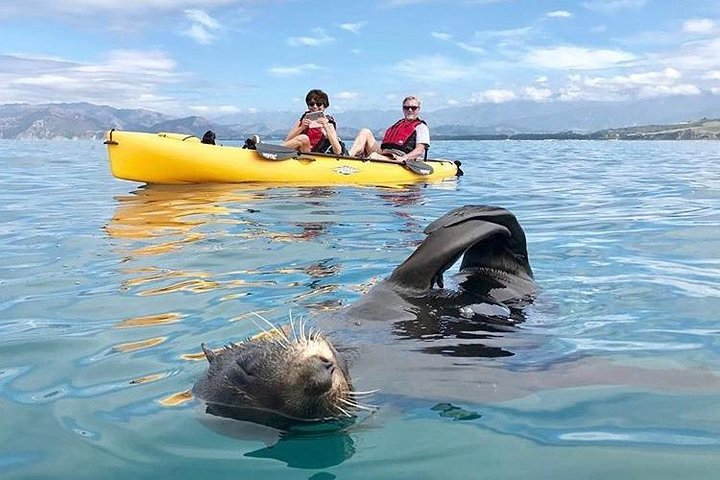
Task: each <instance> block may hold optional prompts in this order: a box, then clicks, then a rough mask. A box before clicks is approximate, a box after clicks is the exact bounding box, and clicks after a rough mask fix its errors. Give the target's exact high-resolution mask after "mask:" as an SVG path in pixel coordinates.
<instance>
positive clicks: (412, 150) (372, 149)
mask: <svg viewBox="0 0 720 480" xmlns="http://www.w3.org/2000/svg"><path fill="white" fill-rule="evenodd" d="M402 106H403V115H404V116H403V118H402V119H400V120H399V121H397V122H396V123H395V124H394V125H392V126H391V127H390V128H388V129H387V130H386V131H385V135H384V136H383V140H382V142H381V143H380V144H379V145H378V142H377V140H375V137H374V136H373V133H372V131H371V130H370V129H368V128H363V129H362V130H360V133H358V136H357V137H355V141H354V142H353V145H352V147H351V148H350V152H349V154H350V156H351V157H356V156H358V155H361V156H362V157H364V158H381V159H382V158H385V159H388V158H390V159H394V160H398V162H400V163H402V161H404V160H417V159H422V158H424V157H425V156H426V152H427V149H428V147H430V129H429V128H428V126H427V124H426V123H425V122H424V121H423V120H420V119H419V118H418V115H419V114H420V99H419V98H417V97H414V96H409V97H405V98H404V99H403V102H402Z"/></svg>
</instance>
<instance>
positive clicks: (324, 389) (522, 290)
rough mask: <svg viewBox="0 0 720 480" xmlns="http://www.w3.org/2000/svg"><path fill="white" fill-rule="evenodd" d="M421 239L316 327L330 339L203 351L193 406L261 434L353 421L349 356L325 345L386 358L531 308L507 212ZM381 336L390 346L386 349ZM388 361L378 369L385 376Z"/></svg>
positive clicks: (455, 223) (517, 234)
mask: <svg viewBox="0 0 720 480" xmlns="http://www.w3.org/2000/svg"><path fill="white" fill-rule="evenodd" d="M425 233H426V234H427V236H426V238H425V239H424V241H423V242H422V243H421V244H420V245H419V246H418V247H417V248H416V250H415V251H414V252H413V253H412V254H411V255H410V257H408V258H407V259H406V260H405V261H404V262H403V263H402V264H401V265H400V266H398V267H397V268H396V269H395V270H394V271H393V272H392V273H391V275H390V276H389V277H388V278H387V279H386V280H384V281H382V282H380V283H378V284H377V285H376V286H374V287H373V288H372V289H371V290H370V291H369V292H368V293H367V294H366V295H364V296H363V297H362V298H361V299H360V300H359V301H357V302H356V303H354V304H353V305H350V306H349V307H348V308H346V309H345V310H344V311H343V312H342V313H340V314H339V315H329V316H328V317H327V318H325V319H319V320H318V325H319V326H320V328H321V329H322V330H323V331H328V332H329V333H328V334H327V335H323V334H319V333H317V331H316V332H314V333H312V334H311V335H309V336H306V335H304V333H302V332H303V331H304V328H300V331H301V333H300V334H299V335H297V334H295V335H290V334H287V333H286V334H284V335H277V332H275V333H276V334H275V335H264V336H260V337H259V338H256V339H251V340H249V341H247V342H245V343H241V344H236V345H231V346H228V347H226V348H224V349H221V350H218V351H214V352H213V351H211V350H209V349H207V348H205V346H204V345H203V351H204V352H205V354H206V356H207V359H208V361H209V367H208V370H207V371H206V373H205V374H204V375H203V376H202V378H201V379H200V380H199V381H198V382H197V383H196V384H195V386H194V387H193V393H194V394H195V396H196V397H198V398H199V399H201V400H203V401H204V402H206V404H207V405H208V409H207V411H208V412H209V413H213V414H216V415H221V416H230V417H233V418H240V419H243V420H251V421H256V422H258V423H265V424H268V423H269V422H268V415H266V414H270V415H271V416H272V415H275V414H278V415H280V416H281V417H282V418H289V419H293V420H306V421H315V420H326V419H328V418H339V417H346V418H350V417H352V416H353V412H354V411H356V409H362V408H365V407H364V406H363V405H362V404H361V403H360V400H359V399H361V398H363V397H362V395H365V394H367V393H368V392H358V391H355V390H354V389H353V384H352V381H351V379H350V374H349V371H348V368H347V364H346V359H345V352H346V351H345V350H342V349H341V350H340V351H341V353H338V350H336V349H335V347H334V346H333V345H332V343H330V340H329V338H328V337H332V338H333V341H335V339H336V337H337V338H339V339H342V343H343V346H345V347H349V348H350V349H352V348H355V346H354V345H353V343H354V342H357V343H359V344H362V343H363V342H364V340H363V338H362V337H363V335H365V336H366V337H365V338H371V340H370V343H376V344H384V345H385V346H387V347H389V348H388V349H387V350H389V351H393V350H394V349H396V343H395V341H396V340H397V338H398V337H400V338H402V337H403V335H409V336H415V334H414V333H413V330H414V329H417V330H418V333H417V335H420V336H422V335H424V334H425V333H427V332H428V329H430V330H432V329H436V328H437V327H438V325H441V324H445V325H447V326H448V328H450V329H451V328H452V326H450V325H449V324H448V322H447V321H446V320H447V319H448V318H449V319H462V321H463V322H464V323H462V325H466V324H468V322H469V323H472V324H476V323H478V322H483V321H489V322H491V323H494V324H503V325H511V324H513V323H514V322H516V321H518V320H521V318H520V317H517V312H518V309H520V308H522V307H523V306H525V305H527V304H528V303H529V302H531V301H532V299H533V296H534V294H535V291H536V286H535V282H534V280H533V272H532V269H531V267H530V263H529V260H528V253H527V245H526V239H525V234H524V232H523V230H522V228H521V227H520V224H519V223H518V221H517V219H516V218H515V216H514V215H513V214H512V213H511V212H510V211H508V210H506V209H504V208H500V207H494V206H485V205H481V206H464V207H460V208H457V209H455V210H452V211H450V212H449V213H447V214H445V215H444V216H442V217H440V218H439V219H437V220H435V221H434V222H432V223H431V224H430V225H428V226H427V228H426V229H425ZM460 259H462V262H461V264H460V268H459V272H458V274H457V276H456V277H457V278H456V279H457V281H458V285H457V288H455V289H453V290H450V289H446V288H445V287H444V279H443V276H444V273H445V272H446V271H447V270H448V269H449V268H450V267H452V266H453V265H454V264H455V263H456V262H457V261H458V260H460ZM413 322H416V323H417V322H420V323H419V324H418V325H416V324H413ZM389 325H390V326H391V328H388V326H389ZM326 327H327V328H326ZM444 328H445V327H441V330H442V329H444ZM463 328H464V327H463ZM293 330H294V328H293ZM382 331H384V332H386V334H387V335H386V336H387V337H390V339H391V340H388V341H383V339H382V335H381V334H380V333H379V332H382ZM270 333H273V332H270ZM440 336H441V337H443V336H445V333H442V332H441V334H440ZM364 343H365V344H367V343H368V342H364ZM427 353H433V352H432V351H431V350H428V351H427ZM435 353H437V352H435ZM363 354H364V353H363ZM385 355H386V352H383V353H382V354H381V356H380V357H379V358H378V361H379V362H381V364H382V365H381V367H382V368H383V369H384V370H385V371H386V372H388V371H390V373H388V374H390V375H392V373H391V372H392V371H393V370H392V368H390V369H389V368H388V365H387V364H386V362H384V361H383V357H384V356H385ZM491 356H492V355H491ZM390 361H391V362H394V360H390ZM393 367H395V365H393ZM257 412H261V413H262V415H261V416H262V418H258V416H257V415H256V413H257ZM281 424H282V422H281ZM277 425H278V424H277V423H275V424H273V425H272V426H277ZM282 426H284V424H283V425H281V427H282Z"/></svg>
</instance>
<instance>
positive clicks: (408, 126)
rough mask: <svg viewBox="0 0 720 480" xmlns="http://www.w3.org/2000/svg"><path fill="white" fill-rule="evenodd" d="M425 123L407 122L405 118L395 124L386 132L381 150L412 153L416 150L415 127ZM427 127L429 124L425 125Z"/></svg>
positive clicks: (419, 121)
mask: <svg viewBox="0 0 720 480" xmlns="http://www.w3.org/2000/svg"><path fill="white" fill-rule="evenodd" d="M421 123H425V122H424V121H423V120H420V119H419V118H416V119H415V120H405V119H404V118H403V119H401V120H399V121H397V122H395V125H393V126H392V127H390V128H388V129H387V130H386V131H385V136H384V137H383V140H382V143H381V144H380V148H381V149H383V150H402V151H403V152H405V153H410V152H412V151H413V150H414V149H415V139H416V138H417V132H416V131H415V127H417V126H418V125H420V124H421ZM425 125H427V123H425Z"/></svg>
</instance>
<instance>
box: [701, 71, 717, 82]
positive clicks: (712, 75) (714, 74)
mask: <svg viewBox="0 0 720 480" xmlns="http://www.w3.org/2000/svg"><path fill="white" fill-rule="evenodd" d="M702 78H703V80H720V70H713V71H712V72H707V73H706V74H705V75H703V76H702Z"/></svg>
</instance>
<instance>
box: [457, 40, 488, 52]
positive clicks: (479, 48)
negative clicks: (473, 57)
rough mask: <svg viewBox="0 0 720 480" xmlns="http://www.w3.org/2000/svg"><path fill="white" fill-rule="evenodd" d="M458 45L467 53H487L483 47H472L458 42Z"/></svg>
mask: <svg viewBox="0 0 720 480" xmlns="http://www.w3.org/2000/svg"><path fill="white" fill-rule="evenodd" d="M456 45H457V46H458V47H460V48H462V49H463V50H465V51H468V52H472V53H485V49H484V48H482V47H478V46H475V45H470V44H467V43H465V42H457V43H456Z"/></svg>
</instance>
